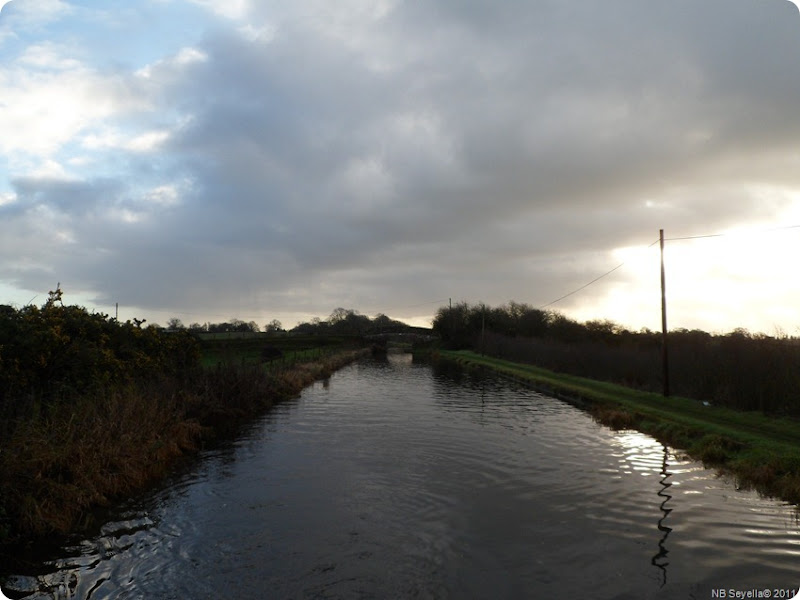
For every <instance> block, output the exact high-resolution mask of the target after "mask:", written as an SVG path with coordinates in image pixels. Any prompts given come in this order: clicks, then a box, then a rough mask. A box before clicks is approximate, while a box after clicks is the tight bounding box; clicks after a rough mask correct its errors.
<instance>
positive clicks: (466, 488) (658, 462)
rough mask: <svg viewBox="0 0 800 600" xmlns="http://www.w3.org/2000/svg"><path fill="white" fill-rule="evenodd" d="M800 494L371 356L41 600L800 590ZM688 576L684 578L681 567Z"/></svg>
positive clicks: (234, 446) (37, 586)
mask: <svg viewBox="0 0 800 600" xmlns="http://www.w3.org/2000/svg"><path fill="white" fill-rule="evenodd" d="M798 553H800V536H799V535H798V524H797V522H796V515H795V511H794V509H793V507H791V506H788V505H786V504H782V503H779V502H773V501H769V500H765V499H762V498H759V497H758V495H757V494H754V493H752V492H745V491H740V490H737V489H736V488H735V486H733V485H731V484H730V483H729V482H728V481H726V480H725V479H724V478H719V477H717V476H716V475H715V474H714V473H713V472H710V471H707V470H705V469H703V468H702V466H701V465H698V464H696V463H694V462H691V461H688V460H685V459H683V458H680V457H679V456H677V455H676V453H675V452H674V451H673V450H672V449H670V448H668V447H666V446H664V445H663V444H661V443H659V442H657V441H655V440H653V439H652V438H650V437H648V436H646V435H643V434H640V433H637V432H632V431H622V432H615V431H611V430H609V429H607V428H605V427H602V426H600V425H598V424H596V423H595V422H594V421H593V420H592V419H591V418H590V417H588V416H587V415H586V414H585V413H583V412H581V411H579V410H577V409H575V408H574V407H572V406H569V405H567V404H565V403H563V402H560V401H557V400H554V399H552V398H548V397H546V396H543V395H541V394H538V393H535V392H533V391H531V390H528V389H526V388H523V387H520V386H518V385H516V384H512V383H509V382H506V381H503V380H500V379H498V378H496V377H491V376H484V375H480V374H475V373H467V372H464V371H461V370H453V369H450V368H431V367H430V366H428V365H421V364H415V363H414V362H413V361H412V360H411V358H410V357H409V356H407V355H392V356H389V357H388V359H385V360H382V361H367V362H364V363H360V364H357V365H354V366H352V367H349V368H347V369H344V370H342V371H340V372H339V373H337V374H335V375H334V376H333V377H332V378H331V380H330V381H329V382H328V383H326V384H317V385H315V386H314V387H313V388H311V389H309V390H307V391H306V392H305V393H304V394H303V396H302V397H301V398H300V399H299V400H298V401H296V402H292V403H287V404H284V405H280V406H278V407H276V409H275V410H274V411H273V412H272V413H270V414H269V415H268V416H267V417H266V418H265V419H264V420H263V421H262V422H261V423H259V424H257V426H254V427H253V428H252V430H250V431H248V432H247V433H246V434H245V435H243V436H242V437H241V438H240V439H238V440H236V441H235V443H231V444H228V445H227V446H225V447H222V448H216V449H214V450H211V451H208V452H207V453H206V454H205V455H204V456H203V457H202V458H201V460H200V461H199V462H198V463H197V465H196V466H195V467H194V468H192V469H191V470H190V471H187V472H185V473H183V474H179V475H176V477H174V478H173V479H172V480H171V481H169V482H168V483H167V484H166V485H165V486H164V488H163V489H161V490H159V491H157V492H154V493H151V494H148V495H145V496H143V497H141V498H137V499H135V500H132V501H131V502H129V503H128V504H127V505H126V506H123V507H121V508H120V509H119V510H118V511H117V512H116V514H114V515H112V516H111V518H110V519H109V520H108V522H107V523H106V525H105V526H104V527H103V529H102V530H101V531H98V532H97V533H96V534H94V535H91V536H87V537H86V539H78V540H74V541H72V542H70V543H68V544H66V545H65V547H64V548H63V549H62V550H61V552H60V555H58V556H57V557H55V558H51V559H49V560H45V561H43V562H41V563H40V564H39V565H38V566H36V567H35V568H31V569H27V570H22V571H20V570H17V571H15V572H16V573H17V575H16V576H14V577H11V578H10V579H9V580H8V581H7V582H6V583H7V584H9V585H10V587H12V588H14V589H15V590H16V591H17V592H18V594H19V595H20V596H24V597H28V598H93V599H95V600H97V599H110V598H190V597H191V598H205V597H208V598H211V597H242V598H249V597H275V598H315V597H319V598H323V597H324V598H526V597H551V598H569V597H576V598H598V599H601V598H710V597H711V590H712V589H713V588H719V587H722V588H728V589H729V588H740V589H752V588H754V587H759V586H773V587H781V586H784V587H791V585H792V584H793V583H795V582H794V581H793V578H794V568H795V562H796V560H797V558H796V557H797V555H798ZM668 575H669V576H668Z"/></svg>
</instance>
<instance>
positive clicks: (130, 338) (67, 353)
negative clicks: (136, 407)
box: [0, 289, 200, 439]
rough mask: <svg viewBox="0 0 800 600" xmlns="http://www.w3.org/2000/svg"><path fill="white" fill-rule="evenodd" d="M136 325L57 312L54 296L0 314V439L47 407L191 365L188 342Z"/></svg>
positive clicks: (58, 295) (193, 349) (194, 350)
mask: <svg viewBox="0 0 800 600" xmlns="http://www.w3.org/2000/svg"><path fill="white" fill-rule="evenodd" d="M141 325H142V321H135V322H133V323H132V322H131V321H127V322H125V323H120V322H118V321H117V320H115V319H113V318H109V317H108V315H105V314H103V313H90V312H88V311H87V310H86V309H85V308H83V307H79V306H67V305H64V304H63V302H62V291H61V290H60V289H59V290H56V291H55V292H50V294H49V297H48V299H47V302H45V304H44V305H43V306H41V307H37V306H33V305H30V306H25V307H23V308H20V309H16V308H14V307H11V306H0V422H2V425H0V439H2V438H3V437H4V436H6V435H7V434H8V433H9V432H10V429H11V427H12V426H13V423H14V422H15V421H17V420H18V419H20V418H24V417H28V416H30V415H31V413H32V412H36V411H40V410H46V409H47V407H48V406H50V405H52V404H54V403H57V402H60V401H65V400H70V399H74V398H77V397H82V396H85V395H87V394H91V393H93V392H94V391H96V390H98V389H107V388H110V387H120V386H123V385H126V384H130V383H132V382H135V381H142V380H145V379H149V378H158V377H163V376H175V375H179V374H187V373H188V372H190V371H191V370H192V369H193V368H195V367H196V366H198V365H199V361H200V351H199V346H198V342H197V340H196V339H195V338H194V337H192V336H191V335H190V334H188V333H185V332H176V333H165V332H162V331H160V330H158V329H155V328H142V327H141Z"/></svg>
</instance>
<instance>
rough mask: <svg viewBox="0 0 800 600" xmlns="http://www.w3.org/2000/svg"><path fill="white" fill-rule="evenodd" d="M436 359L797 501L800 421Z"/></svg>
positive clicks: (492, 361) (462, 357)
mask: <svg viewBox="0 0 800 600" xmlns="http://www.w3.org/2000/svg"><path fill="white" fill-rule="evenodd" d="M433 358H434V360H446V361H453V362H456V363H459V364H461V365H462V366H464V367H467V368H477V369H491V370H493V371H495V372H497V373H500V374H502V375H504V376H506V377H510V378H512V379H515V380H517V381H520V382H523V383H525V384H526V385H529V386H531V387H533V388H534V389H536V390H537V391H540V392H543V393H546V394H549V395H552V396H554V397H557V398H560V399H562V400H566V401H568V402H570V403H572V404H575V405H577V406H579V407H581V408H584V409H586V410H588V411H589V412H591V414H592V415H593V416H594V417H595V418H596V419H597V420H598V421H600V422H602V423H604V424H606V425H609V426H611V427H614V428H617V429H636V430H638V431H641V432H644V433H648V434H650V435H652V436H654V437H656V438H657V439H659V440H661V441H663V442H666V443H668V444H670V445H671V446H673V447H676V448H681V449H682V450H684V451H685V452H686V453H687V455H688V456H691V457H692V458H694V459H696V460H701V461H703V463H704V464H706V465H709V466H713V467H716V468H719V469H722V470H723V471H725V472H727V473H730V474H732V475H733V476H735V477H736V479H737V482H738V483H739V485H741V486H750V487H754V488H755V489H757V490H758V491H759V492H761V493H764V494H767V495H770V496H774V497H777V498H781V499H783V500H786V501H788V502H793V503H798V502H800V422H798V421H796V420H793V419H788V418H775V417H768V416H765V415H763V414H761V413H757V412H740V411H735V410H731V409H727V408H722V407H716V406H710V405H707V404H704V403H702V402H698V401H696V400H692V399H689V398H680V397H670V398H664V397H663V396H661V395H659V394H654V393H651V392H643V391H639V390H634V389H631V388H627V387H624V386H621V385H615V384H612V383H608V382H604V381H597V380H593V379H586V378H583V377H577V376H573V375H567V374H564V373H556V372H553V371H549V370H547V369H542V368H540V367H536V366H533V365H526V364H520V363H514V362H511V361H506V360H502V359H498V358H492V357H488V356H481V355H480V354H477V353H475V352H470V351H451V350H439V351H436V352H435V353H434V354H433Z"/></svg>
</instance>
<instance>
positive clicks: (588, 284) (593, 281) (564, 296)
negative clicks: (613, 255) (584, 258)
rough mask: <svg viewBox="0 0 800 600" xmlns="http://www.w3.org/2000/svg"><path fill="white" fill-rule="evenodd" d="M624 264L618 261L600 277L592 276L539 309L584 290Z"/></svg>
mask: <svg viewBox="0 0 800 600" xmlns="http://www.w3.org/2000/svg"><path fill="white" fill-rule="evenodd" d="M624 265H625V263H624V262H622V263H619V264H618V265H617V266H616V267H614V268H613V269H611V270H610V271H606V272H605V273H603V274H602V275H600V277H595V278H594V279H592V280H591V281H590V282H589V283H587V284H585V285H582V286H581V287H579V288H578V289H576V290H573V291H571V292H570V293H569V294H564V295H563V296H561V297H560V298H556V299H555V300H553V301H552V302H548V303H547V304H544V305H543V306H540V307H539V310H543V309H545V308H547V307H548V306H552V305H553V304H555V303H556V302H561V301H562V300H563V299H564V298H569V297H570V296H572V295H573V294H577V293H578V292H580V291H581V290H584V289H586V288H587V287H589V286H590V285H592V284H593V283H595V282H597V281H600V280H601V279H602V278H603V277H606V276H607V275H611V274H612V273H613V272H614V271H616V270H617V269H619V268H620V267H622V266H624Z"/></svg>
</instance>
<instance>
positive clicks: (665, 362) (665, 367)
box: [658, 229, 669, 397]
mask: <svg viewBox="0 0 800 600" xmlns="http://www.w3.org/2000/svg"><path fill="white" fill-rule="evenodd" d="M658 239H659V242H660V243H661V369H662V378H663V381H664V397H667V396H669V352H668V349H667V283H666V277H665V275H664V230H663V229H660V230H659V235H658Z"/></svg>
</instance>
